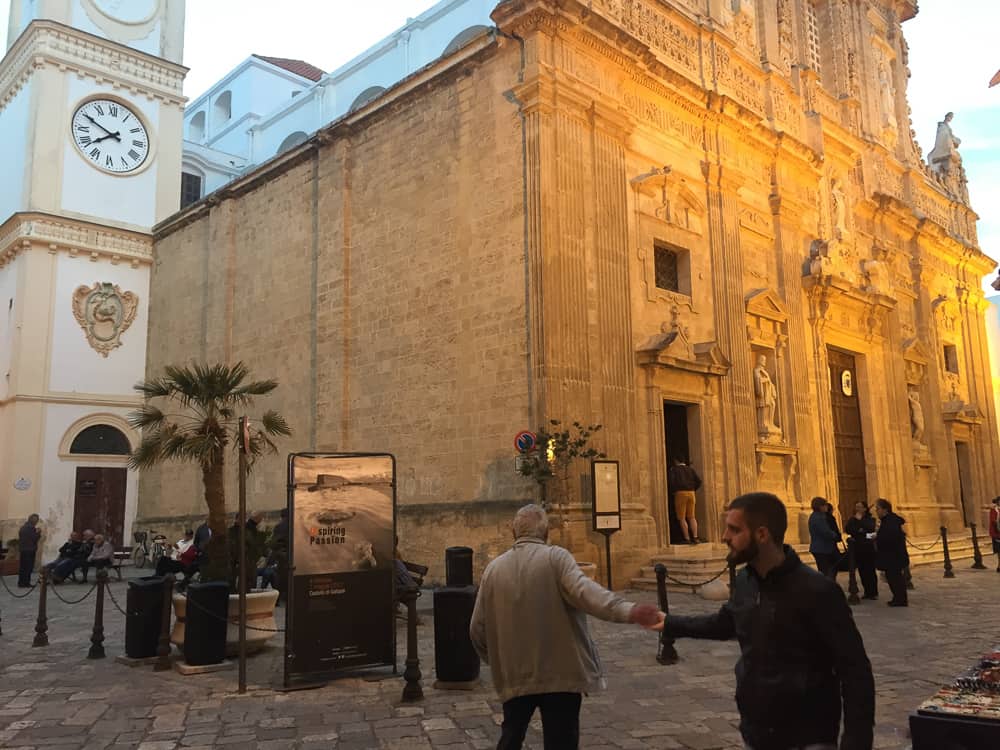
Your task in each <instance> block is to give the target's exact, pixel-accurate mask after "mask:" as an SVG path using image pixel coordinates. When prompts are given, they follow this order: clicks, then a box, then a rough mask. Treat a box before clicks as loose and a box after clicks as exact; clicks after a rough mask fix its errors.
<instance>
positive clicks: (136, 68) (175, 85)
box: [0, 21, 188, 109]
mask: <svg viewBox="0 0 1000 750" xmlns="http://www.w3.org/2000/svg"><path fill="white" fill-rule="evenodd" d="M4 61H5V62H4V65H3V68H2V69H0V109H2V108H3V107H4V106H6V104H7V102H9V101H10V99H11V98H13V97H14V95H15V94H17V92H18V91H20V89H21V88H22V87H23V86H24V84H25V82H26V81H27V80H28V78H29V77H30V76H31V74H32V72H34V70H35V69H37V68H43V67H46V66H52V67H55V68H58V69H60V70H68V71H73V72H75V73H77V74H78V75H81V76H85V77H89V78H92V79H94V80H96V81H98V82H102V83H111V84H114V85H120V86H121V87H122V88H124V89H125V90H127V91H129V92H130V93H132V94H133V95H135V96H147V97H150V98H151V99H157V100H160V101H162V102H165V103H167V104H173V105H176V106H183V104H184V102H186V101H187V99H186V98H185V97H184V95H183V94H182V87H183V84H184V76H185V75H186V74H187V70H188V69H187V68H185V67H184V66H183V65H177V64H176V63H172V62H170V61H168V60H164V59H163V58H160V57H155V56H153V55H147V54H146V53H144V52H139V51H138V50H134V49H132V48H130V47H125V46H122V45H120V44H116V43H115V42H112V41H110V40H108V39H102V38H101V37H98V36H94V35H93V34H88V33H87V32H85V31H80V30H79V29H74V28H71V27H69V26H64V25H63V24H61V23H56V22H55V21H32V22H31V23H30V24H28V27H27V28H26V29H25V30H24V32H22V34H21V36H20V37H18V39H17V41H16V42H14V45H13V46H12V47H11V48H10V50H9V51H8V52H7V56H6V57H5V58H4Z"/></svg>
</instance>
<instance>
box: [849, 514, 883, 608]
mask: <svg viewBox="0 0 1000 750" xmlns="http://www.w3.org/2000/svg"><path fill="white" fill-rule="evenodd" d="M844 531H845V532H846V533H847V544H848V546H849V547H850V549H851V550H853V551H854V567H855V568H857V571H858V575H859V576H860V578H861V585H862V586H863V587H864V590H865V595H864V598H865V599H878V576H877V575H876V574H875V518H874V517H873V516H872V514H871V511H869V510H868V503H866V502H864V501H863V500H860V501H858V502H856V503H855V504H854V515H853V516H851V517H850V518H849V519H847V523H845V524H844Z"/></svg>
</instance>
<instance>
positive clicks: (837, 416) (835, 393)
mask: <svg viewBox="0 0 1000 750" xmlns="http://www.w3.org/2000/svg"><path fill="white" fill-rule="evenodd" d="M827 359H828V361H829V364H830V401H831V404H832V407H833V409H832V411H833V414H832V416H833V445H834V449H835V451H836V454H837V486H838V487H839V488H840V502H839V505H838V508H839V510H840V516H841V518H842V519H844V520H846V519H848V518H850V517H851V515H853V513H854V504H855V503H856V502H858V501H859V500H863V501H865V502H868V480H867V476H866V471H865V445H864V436H863V435H862V432H861V407H860V406H859V404H858V386H859V383H858V377H857V368H856V366H855V361H854V355H852V354H848V353H847V352H842V351H840V350H839V349H828V350H827Z"/></svg>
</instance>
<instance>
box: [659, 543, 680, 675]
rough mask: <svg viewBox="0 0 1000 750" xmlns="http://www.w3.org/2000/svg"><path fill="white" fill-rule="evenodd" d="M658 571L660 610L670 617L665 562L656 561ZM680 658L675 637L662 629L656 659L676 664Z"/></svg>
mask: <svg viewBox="0 0 1000 750" xmlns="http://www.w3.org/2000/svg"><path fill="white" fill-rule="evenodd" d="M653 571H654V572H655V573H656V598H657V600H658V601H659V605H660V610H661V611H662V612H664V613H665V614H666V615H667V616H668V617H669V616H670V602H669V601H668V600H667V567H666V566H665V565H664V564H663V563H656V565H655V566H654V567H653ZM679 660H680V657H679V656H678V655H677V649H676V648H674V639H673V638H671V637H670V636H669V635H667V630H666V628H664V629H663V630H662V631H660V642H659V644H658V646H657V648H656V661H657V663H658V664H676V663H677V662H678V661H679Z"/></svg>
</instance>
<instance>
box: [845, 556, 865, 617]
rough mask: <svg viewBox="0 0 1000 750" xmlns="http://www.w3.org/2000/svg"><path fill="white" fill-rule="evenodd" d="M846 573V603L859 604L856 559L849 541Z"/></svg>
mask: <svg viewBox="0 0 1000 750" xmlns="http://www.w3.org/2000/svg"><path fill="white" fill-rule="evenodd" d="M847 573H848V581H847V603H848V604H860V603H861V597H860V596H858V561H857V560H856V559H855V557H854V545H853V544H851V543H850V542H848V543H847ZM866 593H867V592H866Z"/></svg>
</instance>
